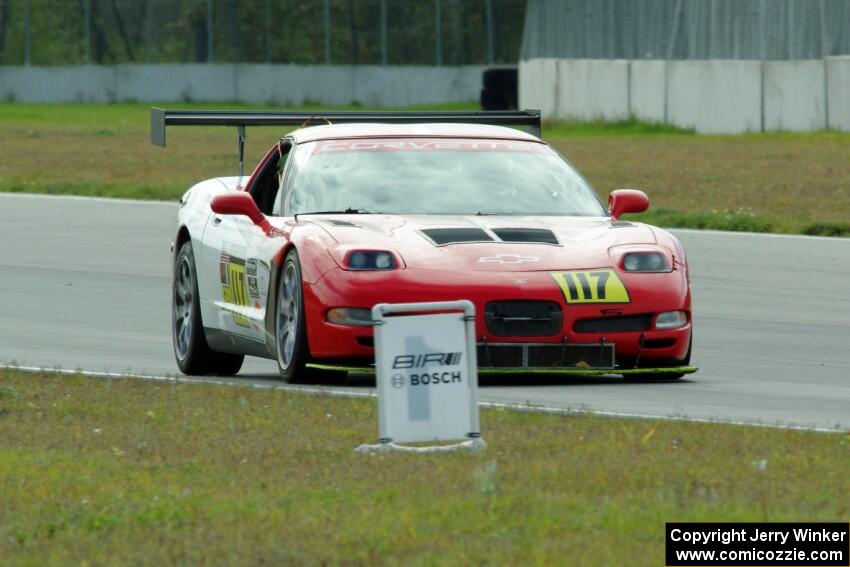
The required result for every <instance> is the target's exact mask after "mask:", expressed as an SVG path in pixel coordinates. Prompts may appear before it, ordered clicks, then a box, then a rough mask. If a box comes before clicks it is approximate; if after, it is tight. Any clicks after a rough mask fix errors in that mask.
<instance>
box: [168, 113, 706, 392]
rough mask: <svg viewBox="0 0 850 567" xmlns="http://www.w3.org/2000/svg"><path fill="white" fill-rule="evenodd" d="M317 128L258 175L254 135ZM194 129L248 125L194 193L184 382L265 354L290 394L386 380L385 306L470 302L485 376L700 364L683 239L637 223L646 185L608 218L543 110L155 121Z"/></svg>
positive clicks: (642, 372) (184, 292) (182, 219)
mask: <svg viewBox="0 0 850 567" xmlns="http://www.w3.org/2000/svg"><path fill="white" fill-rule="evenodd" d="M317 122H320V123H321V124H316V123H317ZM302 123H306V124H303V125H302V127H301V128H298V129H296V130H294V131H292V132H291V133H290V134H288V135H286V136H285V137H282V138H281V139H280V140H279V142H278V143H276V144H275V145H274V146H273V147H272V148H270V149H269V151H268V152H267V153H266V155H265V157H264V158H263V159H262V160H261V161H260V163H259V164H258V165H257V167H256V168H255V169H254V171H253V173H252V174H251V175H250V177H248V178H247V179H244V178H243V177H242V166H243V159H242V156H243V155H244V153H243V150H244V143H245V128H246V126H252V125H266V126H268V125H299V124H302ZM175 125H226V126H235V127H236V128H237V130H238V151H239V167H238V175H237V176H235V177H220V178H216V179H209V180H207V181H203V182H201V183H198V184H197V185H195V186H193V187H191V188H190V189H189V190H188V191H186V193H185V194H184V195H183V197H182V198H181V200H180V209H179V213H178V221H177V230H176V236H175V239H174V243H173V252H174V255H173V262H174V271H173V274H174V279H173V293H172V308H173V317H172V334H173V344H174V353H175V357H176V361H177V365H178V367H179V368H180V370H181V371H183V372H184V373H187V374H224V375H227V374H235V373H237V372H238V371H239V369H240V367H241V365H242V362H243V359H244V356H245V355H251V356H260V357H266V358H271V359H275V360H277V364H278V367H279V370H280V375H281V377H282V378H283V380H285V381H288V382H291V381H299V380H306V379H309V378H310V376H311V369H325V370H327V369H337V370H348V369H357V368H360V369H363V368H366V369H368V368H369V367H370V366H371V365H372V364H373V363H374V342H373V332H372V321H371V313H370V311H371V308H372V307H373V306H374V305H376V304H378V303H410V302H420V301H422V302H424V301H451V300H458V299H468V300H470V301H472V302H473V304H474V305H475V308H476V322H475V325H476V334H477V343H478V353H477V354H478V363H479V368H480V370H481V371H482V372H518V373H526V372H547V373H548V372H565V373H580V374H581V373H584V374H587V373H595V374H622V375H624V376H638V377H646V376H648V377H655V378H658V377H665V378H677V377H680V376H681V375H683V374H685V373H688V372H693V371H695V369H694V368H692V367H690V366H689V364H690V356H691V343H692V339H691V326H692V322H691V293H690V282H689V277H688V264H687V260H686V258H685V251H684V249H683V248H682V245H681V244H680V243H679V241H678V240H677V239H676V238H675V237H674V236H673V235H671V234H670V233H668V232H666V231H664V230H661V229H659V228H655V227H652V226H649V225H646V224H641V223H638V222H631V221H624V220H620V216H621V215H622V214H624V213H638V212H641V211H644V210H646V208H647V207H648V206H649V201H648V199H647V197H646V195H645V194H644V193H642V192H640V191H636V190H630V189H623V190H618V191H614V192H613V193H612V194H611V196H610V198H609V200H608V206H607V208H606V207H605V206H603V204H602V202H601V201H600V199H599V198H598V197H597V195H596V194H595V193H594V191H593V189H592V188H591V187H590V185H589V184H588V183H587V181H586V180H585V179H584V178H583V177H582V176H581V175H580V174H579V173H578V172H577V171H576V170H575V169H574V168H573V167H572V165H571V164H570V163H569V162H568V161H566V160H565V159H564V158H563V157H561V156H560V155H559V154H558V153H557V152H556V151H555V150H554V149H552V148H551V147H550V146H549V145H547V144H546V143H545V142H543V141H542V140H541V139H540V137H539V131H540V117H539V113H537V112H536V111H521V112H475V113H398V112H396V113H326V114H322V115H321V116H319V117H315V116H310V115H307V114H303V113H295V114H292V113H275V112H227V111H224V112H217V111H170V110H161V109H156V108H154V109H152V110H151V136H152V141H153V142H154V143H155V144H158V145H161V146H164V145H165V131H166V127H167V126H175ZM509 126H515V127H525V128H527V129H530V130H531V131H532V132H534V133H537V134H538V135H535V134H534V133H529V132H527V131H523V130H520V129H517V128H512V127H509Z"/></svg>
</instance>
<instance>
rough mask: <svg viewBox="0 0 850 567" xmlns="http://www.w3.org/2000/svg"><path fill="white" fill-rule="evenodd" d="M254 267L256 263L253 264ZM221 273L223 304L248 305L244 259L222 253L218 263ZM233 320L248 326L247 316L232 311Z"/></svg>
mask: <svg viewBox="0 0 850 567" xmlns="http://www.w3.org/2000/svg"><path fill="white" fill-rule="evenodd" d="M255 268H256V265H255ZM219 274H220V275H221V297H222V299H223V300H224V303H225V304H229V305H240V306H243V307H248V306H250V305H251V302H250V300H249V298H248V287H247V286H246V285H245V260H243V259H241V258H236V257H234V256H231V255H230V254H227V253H222V255H221V262H220V263H219ZM231 315H233V322H234V323H236V324H237V325H239V326H240V327H248V326H249V323H248V318H247V317H246V316H245V315H243V314H241V313H237V312H235V311H234V312H232V313H231Z"/></svg>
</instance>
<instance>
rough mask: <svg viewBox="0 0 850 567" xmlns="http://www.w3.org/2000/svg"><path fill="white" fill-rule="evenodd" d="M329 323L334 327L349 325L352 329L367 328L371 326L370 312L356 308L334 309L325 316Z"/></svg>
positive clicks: (369, 310)
mask: <svg viewBox="0 0 850 567" xmlns="http://www.w3.org/2000/svg"><path fill="white" fill-rule="evenodd" d="M325 318H326V319H327V320H328V322H329V323H334V324H336V325H351V326H353V327H369V326H371V325H372V310H371V309H360V308H358V307H334V308H333V309H330V310H328V314H327V315H326V316H325Z"/></svg>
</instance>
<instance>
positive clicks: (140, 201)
mask: <svg viewBox="0 0 850 567" xmlns="http://www.w3.org/2000/svg"><path fill="white" fill-rule="evenodd" d="M0 196H2V197H4V198H5V197H11V198H19V199H53V200H63V201H94V202H95V203H116V204H120V205H154V206H160V207H161V206H169V207H174V209H175V210H176V209H177V207H178V206H179V205H180V203H179V202H178V201H163V200H160V199H127V198H123V197H90V196H87V195H53V194H50V193H16V192H7V191H0Z"/></svg>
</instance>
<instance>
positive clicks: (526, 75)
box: [519, 59, 558, 119]
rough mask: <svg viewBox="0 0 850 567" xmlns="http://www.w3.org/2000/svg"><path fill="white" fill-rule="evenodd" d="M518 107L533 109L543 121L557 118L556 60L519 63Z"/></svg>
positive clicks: (533, 60) (535, 60) (532, 60)
mask: <svg viewBox="0 0 850 567" xmlns="http://www.w3.org/2000/svg"><path fill="white" fill-rule="evenodd" d="M519 107H520V108H535V109H537V110H539V111H540V114H541V115H542V116H543V118H544V119H549V118H558V60H557V59H531V60H528V61H520V62H519Z"/></svg>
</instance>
